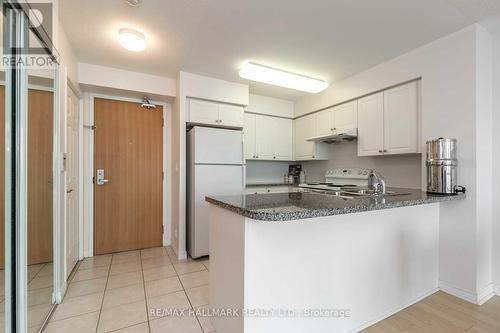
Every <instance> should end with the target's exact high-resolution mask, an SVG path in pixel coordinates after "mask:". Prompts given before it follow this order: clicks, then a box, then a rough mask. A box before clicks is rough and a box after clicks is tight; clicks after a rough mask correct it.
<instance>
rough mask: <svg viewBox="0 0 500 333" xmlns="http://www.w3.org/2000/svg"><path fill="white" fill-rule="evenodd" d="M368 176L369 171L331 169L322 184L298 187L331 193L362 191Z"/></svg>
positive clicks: (300, 185)
mask: <svg viewBox="0 0 500 333" xmlns="http://www.w3.org/2000/svg"><path fill="white" fill-rule="evenodd" d="M369 174H370V170H369V169H331V170H328V171H327V172H326V174H325V181H324V182H320V183H306V184H299V187H301V188H304V189H311V190H321V191H332V192H339V191H345V190H356V189H364V188H366V187H367V186H368V175H369Z"/></svg>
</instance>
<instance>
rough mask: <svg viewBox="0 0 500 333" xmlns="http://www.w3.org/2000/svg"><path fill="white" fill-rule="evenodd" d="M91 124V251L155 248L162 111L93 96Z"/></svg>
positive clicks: (159, 204)
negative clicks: (100, 175)
mask: <svg viewBox="0 0 500 333" xmlns="http://www.w3.org/2000/svg"><path fill="white" fill-rule="evenodd" d="M94 125H95V126H96V128H95V133H94V253H95V254H96V255H98V254H105V253H112V252H119V251H128V250H135V249H142V248H148V247H156V246H161V245H162V239H163V236H162V229H163V228H162V226H163V224H162V220H163V219H162V215H163V205H162V203H163V108H162V107H160V106H157V107H156V108H155V109H145V108H142V107H141V105H140V104H137V103H131V102H124V101H116V100H107V99H100V98H96V99H95V100H94ZM97 170H104V178H105V179H106V180H108V182H106V183H105V184H103V185H98V184H97V177H96V176H97Z"/></svg>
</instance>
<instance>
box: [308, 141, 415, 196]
mask: <svg viewBox="0 0 500 333" xmlns="http://www.w3.org/2000/svg"><path fill="white" fill-rule="evenodd" d="M328 154H329V160H328V161H307V162H302V167H303V169H304V170H305V172H306V178H307V181H308V182H317V181H324V180H325V172H326V171H327V170H329V169H336V168H372V169H374V170H377V171H378V172H380V173H381V174H382V175H383V176H384V178H385V180H386V182H387V186H389V187H405V188H421V186H422V181H421V174H422V155H421V154H408V155H393V156H377V157H372V156H366V157H358V145H357V142H356V141H353V142H342V143H338V144H331V145H330V146H329V147H328ZM299 163H300V162H299Z"/></svg>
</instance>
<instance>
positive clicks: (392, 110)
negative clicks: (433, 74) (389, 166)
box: [384, 82, 418, 154]
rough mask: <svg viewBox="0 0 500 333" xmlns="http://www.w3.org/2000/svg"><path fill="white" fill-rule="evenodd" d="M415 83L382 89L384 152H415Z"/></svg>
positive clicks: (416, 124) (416, 125) (416, 106)
mask: <svg viewBox="0 0 500 333" xmlns="http://www.w3.org/2000/svg"><path fill="white" fill-rule="evenodd" d="M417 110H418V105H417V83H416V82H412V83H409V84H405V85H403V86H399V87H395V88H392V89H389V90H386V91H384V154H409V153H416V152H417V128H418V123H417V118H418V117H417Z"/></svg>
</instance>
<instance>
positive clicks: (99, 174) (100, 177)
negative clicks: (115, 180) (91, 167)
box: [96, 169, 109, 185]
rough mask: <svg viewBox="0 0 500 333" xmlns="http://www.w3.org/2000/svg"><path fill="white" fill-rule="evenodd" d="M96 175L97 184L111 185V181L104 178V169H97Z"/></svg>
mask: <svg viewBox="0 0 500 333" xmlns="http://www.w3.org/2000/svg"><path fill="white" fill-rule="evenodd" d="M96 172H97V174H96V184H97V185H105V184H107V183H109V180H107V179H105V178H104V169H97V171H96Z"/></svg>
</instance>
